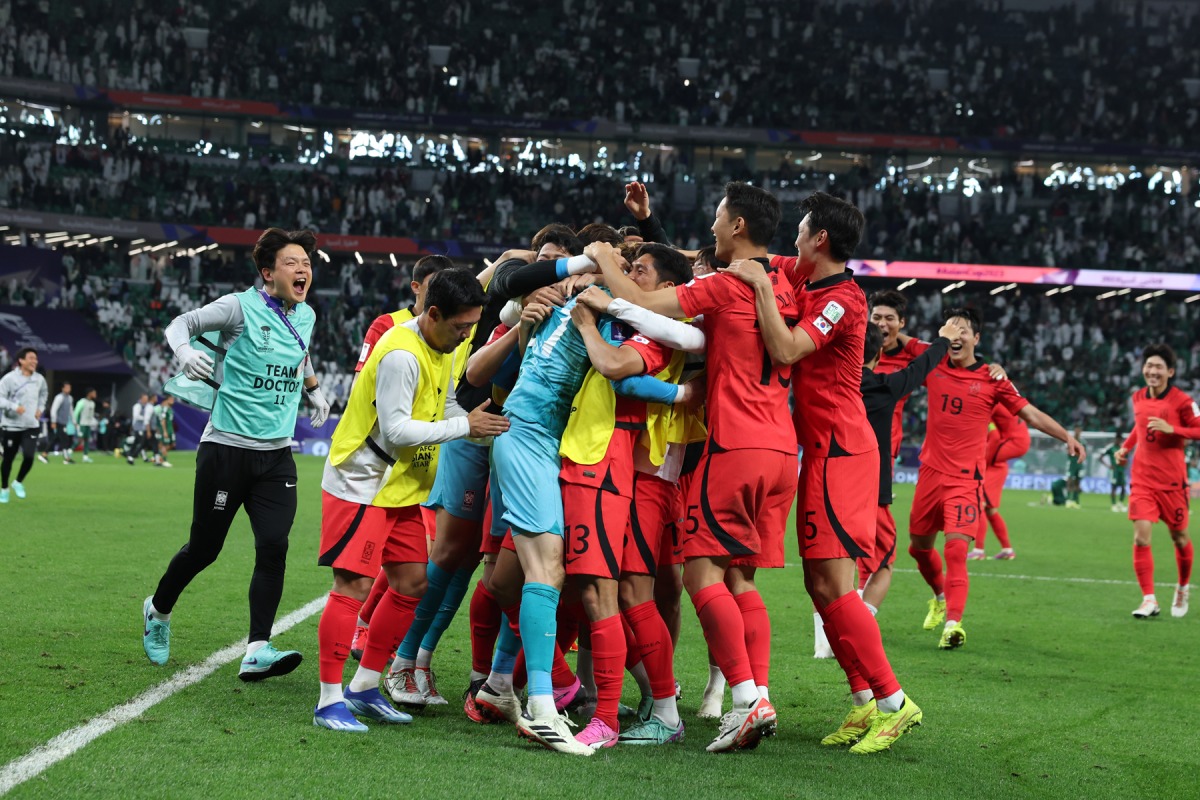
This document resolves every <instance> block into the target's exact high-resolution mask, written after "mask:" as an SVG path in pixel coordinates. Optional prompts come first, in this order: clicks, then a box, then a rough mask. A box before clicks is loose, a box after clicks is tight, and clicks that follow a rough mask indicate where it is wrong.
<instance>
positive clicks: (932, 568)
mask: <svg viewBox="0 0 1200 800" xmlns="http://www.w3.org/2000/svg"><path fill="white" fill-rule="evenodd" d="M908 554H909V555H910V556H912V557H913V560H914V561H916V562H917V571H919V572H920V573H921V577H922V578H924V579H925V582H926V583H928V584H929V588H930V589H933V593H934V594H938V595H940V594H944V593H945V591H946V590H945V585H944V581H943V579H942V557H941V556H940V555H938V551H937V550H934V549H933V548H929V549H928V550H918V549H917V548H915V547H913V546H912V545H911V544H910V545H909V546H908Z"/></svg>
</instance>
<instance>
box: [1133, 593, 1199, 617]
mask: <svg viewBox="0 0 1200 800" xmlns="http://www.w3.org/2000/svg"><path fill="white" fill-rule="evenodd" d="M1186 610H1187V606H1184V611H1185V612H1186ZM1158 611H1159V609H1158V600H1156V599H1154V598H1153V597H1144V598H1142V604H1141V605H1140V606H1138V607H1137V608H1135V609H1134V610H1133V617H1134V619H1148V618H1150V617H1157V616H1158ZM1179 616H1181V617H1182V616H1183V614H1180V615H1179Z"/></svg>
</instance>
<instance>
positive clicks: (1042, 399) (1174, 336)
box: [0, 220, 1200, 441]
mask: <svg viewBox="0 0 1200 800" xmlns="http://www.w3.org/2000/svg"><path fill="white" fill-rule="evenodd" d="M618 221H619V220H618ZM64 260H65V262H67V270H66V276H67V280H66V283H65V288H64V290H63V293H62V294H61V295H60V296H59V297H46V296H45V294H44V293H43V292H41V290H30V289H22V288H18V287H17V286H16V284H13V283H11V282H9V283H0V305H5V304H14V305H41V304H43V303H45V304H47V305H49V306H51V307H64V308H73V309H76V310H78V311H80V312H82V313H84V314H85V315H86V316H88V317H89V318H90V319H92V320H93V321H94V324H95V325H96V327H97V328H98V330H100V331H101V333H102V334H103V335H104V336H105V338H106V339H107V340H108V341H109V342H111V343H112V344H113V346H114V348H115V349H116V350H117V351H118V352H120V353H122V355H123V356H124V357H125V358H126V360H127V361H128V362H129V363H130V364H132V365H134V366H135V368H137V369H138V371H139V372H140V373H142V374H144V375H145V376H146V379H147V383H148V386H149V389H150V391H152V392H159V391H161V388H162V385H163V383H165V382H166V380H167V379H168V378H169V377H170V376H171V375H172V374H174V373H175V371H176V365H175V363H174V360H173V359H172V357H171V354H170V352H169V351H168V349H167V347H166V345H165V343H164V342H163V340H162V336H161V331H162V329H163V327H165V325H166V324H167V323H168V322H169V321H170V320H171V319H172V318H174V317H175V316H176V315H177V314H179V313H181V312H182V311H184V310H186V309H188V308H193V307H196V306H198V305H202V304H203V303H205V302H208V301H209V300H211V299H212V298H214V297H215V296H216V294H217V290H216V289H215V288H214V283H215V282H220V283H221V284H222V285H233V286H235V287H237V286H244V285H246V270H247V269H248V267H246V265H245V264H244V263H243V262H241V261H239V260H237V259H235V258H232V257H228V256H226V257H222V255H221V254H220V252H219V251H215V252H214V251H210V252H207V253H204V254H202V255H196V256H192V257H188V256H186V255H180V256H178V257H173V256H171V255H168V252H167V251H164V252H163V253H162V254H161V255H158V256H157V257H152V256H151V255H149V254H139V256H134V257H132V258H128V257H126V256H123V255H120V254H119V253H117V251H114V250H108V249H104V248H101V247H98V246H92V247H81V248H72V249H71V250H70V251H67V255H66V256H65V257H64ZM193 262H196V263H197V270H198V273H199V275H200V277H201V279H199V280H197V277H196V276H195V275H191V264H192V263H193ZM314 273H315V278H316V284H317V286H321V287H326V288H325V289H324V290H320V291H319V292H318V293H316V294H314V295H313V296H312V298H310V303H311V304H313V305H314V306H316V308H317V310H318V313H319V315H320V318H321V320H322V324H321V325H320V326H318V328H317V330H316V334H315V337H314V340H313V342H312V349H313V353H314V359H315V361H316V363H317V366H318V369H319V370H320V371H321V373H322V378H323V380H322V385H324V386H326V387H328V396H329V400H330V402H331V403H332V404H333V406H334V409H335V413H336V411H338V410H340V408H341V407H342V406H343V405H344V401H345V399H346V397H348V395H349V390H350V383H351V380H352V377H353V368H354V363H355V360H356V358H357V352H356V351H355V350H354V348H353V347H349V346H347V345H346V342H357V341H361V340H362V338H363V335H364V334H365V332H366V330H367V328H368V327H369V326H370V324H371V321H372V320H373V319H374V318H375V317H376V316H377V315H378V314H380V313H383V312H385V311H390V310H394V309H397V308H403V307H405V306H407V305H408V304H409V303H411V302H412V294H411V291H410V290H409V288H408V283H409V281H408V277H407V276H408V268H407V267H404V266H402V267H400V268H398V269H396V268H392V267H391V266H390V265H386V264H368V265H358V264H357V263H356V262H355V260H354V259H352V258H349V257H347V256H345V255H335V256H333V260H332V262H331V263H329V264H325V263H324V262H320V261H319V262H318V264H317V265H316V268H315V269H314ZM189 276H191V277H190V278H189ZM870 288H871V287H870V284H869V283H868V284H867V289H868V290H869V289H870ZM989 292H990V289H988V288H973V287H971V286H968V287H966V288H963V289H960V290H957V291H954V292H953V293H951V294H948V295H947V294H943V293H942V291H941V290H940V288H938V287H936V286H933V285H929V286H925V285H921V284H918V285H917V286H914V287H912V288H911V289H908V290H906V292H905V294H906V295H907V296H908V297H909V298H910V305H909V324H908V327H907V328H906V330H907V332H909V333H911V334H912V335H914V336H919V337H920V338H924V339H930V338H932V337H933V336H934V335H935V334H936V331H937V328H938V325H939V324H940V320H941V312H942V310H943V308H944V307H951V306H957V305H962V304H967V305H970V306H973V307H975V308H978V309H979V310H980V311H981V312H982V313H983V318H984V330H983V340H982V343H981V345H980V348H981V351H982V352H984V353H987V354H989V355H990V356H991V357H992V358H994V359H995V360H997V361H999V362H1000V363H1003V364H1004V365H1005V367H1006V368H1007V369H1008V370H1009V372H1010V373H1011V375H1012V377H1013V380H1014V381H1015V382H1016V384H1017V385H1018V386H1019V387H1020V388H1021V389H1022V391H1024V392H1026V393H1027V394H1028V395H1029V396H1030V397H1031V398H1032V399H1033V401H1034V402H1035V404H1037V405H1038V407H1040V408H1042V409H1044V410H1046V411H1047V412H1048V413H1050V414H1052V415H1054V416H1056V417H1058V418H1060V419H1062V420H1064V421H1069V422H1071V423H1075V424H1079V425H1083V426H1084V427H1086V428H1088V429H1095V430H1106V429H1109V428H1113V429H1116V428H1120V427H1122V426H1123V425H1124V424H1127V418H1128V415H1129V392H1130V390H1131V387H1134V386H1136V385H1137V382H1138V375H1139V371H1140V362H1139V360H1138V352H1139V348H1140V347H1141V345H1142V344H1144V342H1145V341H1147V340H1148V339H1155V340H1161V341H1165V342H1167V343H1168V344H1170V345H1171V346H1172V347H1174V348H1175V350H1176V352H1177V353H1178V354H1179V358H1180V365H1179V368H1178V377H1177V380H1178V382H1179V384H1180V385H1181V386H1183V387H1184V388H1185V389H1188V390H1190V389H1192V388H1193V387H1196V386H1200V339H1197V337H1196V335H1195V331H1196V330H1198V329H1200V304H1195V303H1191V304H1187V303H1183V302H1181V301H1180V299H1179V298H1175V299H1171V298H1166V297H1163V298H1154V299H1152V300H1150V301H1148V302H1140V303H1139V302H1136V301H1135V299H1134V298H1135V295H1132V294H1130V295H1124V296H1121V297H1112V298H1108V299H1105V300H1101V301H1097V300H1096V298H1095V296H1094V295H1093V294H1089V293H1086V292H1083V291H1077V292H1071V293H1066V294H1058V295H1055V296H1053V297H1046V296H1045V295H1044V290H1041V289H1037V288H1033V287H1022V288H1020V289H1016V290H1011V291H1007V292H1001V293H999V294H995V295H992V294H990V293H989ZM1068 376H1074V377H1077V378H1079V379H1080V380H1079V381H1067V380H1066V378H1067V377H1068ZM923 409H924V406H923V401H922V400H921V399H920V397H918V398H915V399H914V402H912V403H910V404H908V406H907V407H906V413H908V414H909V415H910V417H911V422H912V424H911V425H908V426H906V428H905V430H906V431H908V432H910V433H911V435H912V436H913V437H914V440H915V441H919V438H920V437H919V435H918V434H919V430H920V426H921V425H922V424H923Z"/></svg>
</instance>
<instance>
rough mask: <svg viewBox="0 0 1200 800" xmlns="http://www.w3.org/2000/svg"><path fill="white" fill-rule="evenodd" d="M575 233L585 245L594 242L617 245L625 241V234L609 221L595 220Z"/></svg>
mask: <svg viewBox="0 0 1200 800" xmlns="http://www.w3.org/2000/svg"><path fill="white" fill-rule="evenodd" d="M575 235H576V236H578V237H579V241H580V242H582V243H583V246H584V247H587V246H588V245H589V244H591V243H592V242H607V243H608V244H611V245H612V246H613V247H616V246H617V245H619V244H621V243H622V242H624V241H625V237H624V235H622V234H621V233H619V232H618V231H617V229H616V228H614V227H613V226H612V225H609V224H608V223H607V222H593V223H591V224H589V225H584V226H583V227H582V228H580V229H579V231H578V232H576V234H575Z"/></svg>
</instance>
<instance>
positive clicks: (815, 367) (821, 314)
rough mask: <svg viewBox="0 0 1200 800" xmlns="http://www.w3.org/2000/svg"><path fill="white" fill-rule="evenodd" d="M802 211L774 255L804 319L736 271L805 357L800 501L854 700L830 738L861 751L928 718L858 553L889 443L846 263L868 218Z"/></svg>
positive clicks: (868, 542) (809, 570) (767, 327)
mask: <svg viewBox="0 0 1200 800" xmlns="http://www.w3.org/2000/svg"><path fill="white" fill-rule="evenodd" d="M800 211H801V212H802V213H803V215H804V217H803V219H801V221H800V225H799V228H798V230H797V235H796V252H797V257H796V259H795V260H794V261H792V260H791V259H782V258H778V259H773V263H776V264H779V265H781V266H783V267H784V269H785V272H786V274H787V276H788V278H789V280H790V281H791V282H792V283H793V284H794V286H795V288H796V290H797V297H798V301H797V302H798V305H799V306H800V309H801V315H800V320H799V324H797V325H795V327H792V325H791V324H790V323H789V322H788V321H787V320H786V319H785V318H784V316H783V315H782V314H781V313H780V311H779V308H778V304H777V303H776V301H775V299H774V295H775V294H776V293H777V291H778V290H777V289H775V288H774V287H772V285H771V283H770V282H769V281H768V280H767V279H766V278H767V275H766V273H765V272H764V270H763V269H762V267H761V265H759V264H754V263H750V262H747V261H744V260H743V261H737V262H735V263H731V264H730V267H729V269H728V270H727V272H728V273H731V274H734V275H737V276H738V277H739V278H741V279H742V280H745V281H746V282H747V283H749V284H750V285H752V286H753V287H754V294H755V308H756V310H757V313H758V320H759V324H760V325H761V326H762V336H763V341H764V342H765V343H766V346H767V351H768V354H769V356H770V358H771V360H772V362H773V363H776V364H784V365H792V364H796V363H797V362H800V366H799V367H798V370H799V374H800V375H801V376H802V379H801V380H798V381H796V384H795V411H794V415H793V423H794V425H795V430H796V438H797V440H798V441H799V443H800V446H801V447H803V449H804V460H803V466H802V468H801V471H800V477H799V482H798V488H797V495H798V503H797V510H796V522H797V534H798V538H799V540H800V555H801V556H802V557H803V559H804V586H805V588H806V589H807V590H808V594H809V596H810V597H811V598H812V600H813V604H814V605H815V606H816V608H817V611H818V612H819V613H820V614H821V617H822V619H823V620H824V621H825V633H826V636H827V637H828V639H829V642H830V645H831V646H832V647H833V650H834V655H835V656H836V657H837V660H838V664H839V665H840V666H841V667H842V669H843V670H844V671H845V673H846V678H847V680H848V681H849V683H850V691H851V694H852V697H853V702H854V707H853V708H852V709H851V711H850V713H849V715H848V716H847V718H846V721H845V722H844V723H843V724H842V726H841V727H840V728H839V729H838V730H837V731H836V732H834V733H833V734H830V735H829V736H827V737H825V739H824V740H823V743H824V744H831V745H832V744H851V743H855V742H856V743H855V744H853V746H852V747H851V752H854V753H874V752H878V751H880V750H885V749H887V748H889V747H891V746H892V744H893V743H895V741H896V740H897V739H899V738H900V736H901V735H903V733H904V732H905V731H907V730H908V729H910V728H912V727H913V726H915V725H919V724H920V723H921V718H922V713H921V709H920V707H918V706H917V704H916V703H914V702H913V701H912V699H911V698H908V697H906V696H905V694H904V691H903V690H902V689H901V688H900V682H899V681H898V680H896V676H895V674H894V673H893V672H892V667H891V665H890V664H889V663H888V659H887V654H886V653H885V652H884V649H883V640H882V638H881V637H880V634H879V626H878V625H877V624H876V622H875V617H874V616H872V615H871V612H870V611H869V610H868V609H867V607H866V605H865V604H864V603H863V600H862V597H860V596H859V594H858V592H857V591H856V587H857V585H858V583H857V577H858V575H857V570H856V566H855V559H857V558H870V557H871V556H872V554H873V552H874V546H875V521H876V520H875V515H876V505H877V504H876V503H874V502H864V501H863V496H862V479H863V476H864V475H872V476H873V475H878V474H879V445H878V443H877V442H876V441H875V434H874V432H873V431H872V429H871V426H870V424H869V423H868V422H867V412H866V408H865V407H864V405H863V399H862V390H861V383H862V365H863V352H864V338H865V335H866V329H867V324H868V323H867V298H866V296H865V295H864V294H863V291H862V289H861V288H859V286H858V284H857V283H855V282H854V273H853V272H852V271H851V270H850V269H848V268H847V267H846V262H847V261H848V260H849V258H850V256H851V255H853V253H854V248H856V247H857V246H858V243H859V241H861V239H862V230H863V224H864V220H863V215H862V212H861V211H859V210H858V209H857V208H855V207H854V206H853V205H851V204H850V203H847V202H845V201H844V200H840V199H838V198H836V197H833V196H831V195H828V194H826V193H824V192H815V193H813V194H812V195H810V196H809V197H807V198H805V199H804V200H803V201H801V203H800ZM870 494H871V496H872V497H873V498H874V495H875V494H876V492H875V490H874V489H872V491H871V492H870ZM875 499H877V498H875Z"/></svg>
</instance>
